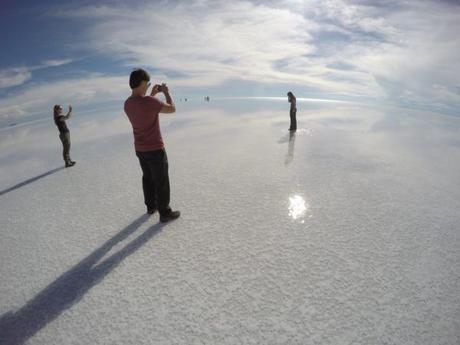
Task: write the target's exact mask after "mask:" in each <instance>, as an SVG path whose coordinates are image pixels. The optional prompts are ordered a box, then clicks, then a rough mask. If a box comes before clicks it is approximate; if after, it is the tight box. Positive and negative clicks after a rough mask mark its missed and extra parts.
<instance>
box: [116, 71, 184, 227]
mask: <svg viewBox="0 0 460 345" xmlns="http://www.w3.org/2000/svg"><path fill="white" fill-rule="evenodd" d="M149 81H150V76H149V74H148V73H147V72H146V71H144V70H142V69H137V70H134V71H133V72H132V73H131V76H130V77H129V86H130V87H131V90H132V94H131V96H130V97H129V98H128V99H127V100H126V101H125V106H124V109H125V113H126V115H127V116H128V118H129V121H130V122H131V125H132V126H133V133H134V147H135V150H136V155H137V157H138V158H139V163H140V165H141V169H142V173H143V175H142V189H143V192H144V203H145V205H146V206H147V213H148V214H153V213H155V211H156V210H158V212H159V213H160V221H161V222H162V223H164V222H167V221H170V220H173V219H176V218H179V216H180V212H179V211H173V210H171V208H170V206H169V198H170V189H169V173H168V157H167V155H166V151H165V148H164V143H163V138H162V136H161V131H160V119H159V113H174V112H175V111H176V107H175V106H174V103H173V100H172V98H171V95H170V94H169V89H168V87H167V86H166V84H162V85H155V86H153V88H152V91H151V93H150V96H146V95H145V94H146V92H147V89H148V88H149V86H150V82H149ZM159 92H163V94H164V96H165V98H166V103H163V102H161V101H160V100H159V99H157V98H155V97H154V96H155V95H156V94H157V93H159Z"/></svg>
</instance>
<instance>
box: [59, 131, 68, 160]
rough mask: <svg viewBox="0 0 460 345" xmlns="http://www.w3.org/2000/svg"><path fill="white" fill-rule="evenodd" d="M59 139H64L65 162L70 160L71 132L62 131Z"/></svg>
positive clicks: (63, 153)
mask: <svg viewBox="0 0 460 345" xmlns="http://www.w3.org/2000/svg"><path fill="white" fill-rule="evenodd" d="M59 139H61V141H62V156H63V158H64V162H66V163H67V162H70V154H69V153H70V132H64V133H60V134H59Z"/></svg>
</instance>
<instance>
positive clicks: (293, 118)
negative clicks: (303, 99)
mask: <svg viewBox="0 0 460 345" xmlns="http://www.w3.org/2000/svg"><path fill="white" fill-rule="evenodd" d="M296 114H297V110H291V111H290V113H289V116H290V117H291V126H290V127H289V130H291V131H295V130H297V118H296Z"/></svg>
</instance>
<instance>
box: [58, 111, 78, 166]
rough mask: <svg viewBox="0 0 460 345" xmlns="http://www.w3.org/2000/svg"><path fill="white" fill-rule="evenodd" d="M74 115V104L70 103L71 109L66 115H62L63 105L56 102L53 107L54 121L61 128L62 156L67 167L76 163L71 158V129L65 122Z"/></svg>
mask: <svg viewBox="0 0 460 345" xmlns="http://www.w3.org/2000/svg"><path fill="white" fill-rule="evenodd" d="M71 115H72V106H71V105H69V111H68V112H67V114H66V115H62V107H61V106H60V105H59V104H56V105H55V106H54V109H53V117H54V123H55V124H56V126H57V128H58V130H59V139H61V142H62V148H63V149H62V156H63V158H64V162H65V167H66V168H68V167H71V166H74V165H75V162H74V161H72V160H71V159H70V131H69V128H68V127H67V124H66V123H65V122H66V121H67V120H68V119H69V118H70V116H71Z"/></svg>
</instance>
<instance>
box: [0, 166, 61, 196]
mask: <svg viewBox="0 0 460 345" xmlns="http://www.w3.org/2000/svg"><path fill="white" fill-rule="evenodd" d="M62 169H64V167H59V168H55V169H52V170H50V171H47V172H46V173H43V174H41V175H38V176H35V177H32V178H30V179H28V180H25V181H22V182H20V183H18V184H16V185H14V186H13V187H10V188H7V189H4V190H2V191H0V196H2V195H3V194H6V193H9V192H12V191H13V190H15V189H18V188H21V187H22V186H25V185H28V184H29V183H32V182H35V181H37V180H39V179H41V178H43V177H45V176H48V175H51V174H54V173H55V172H58V171H59V170H62Z"/></svg>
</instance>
